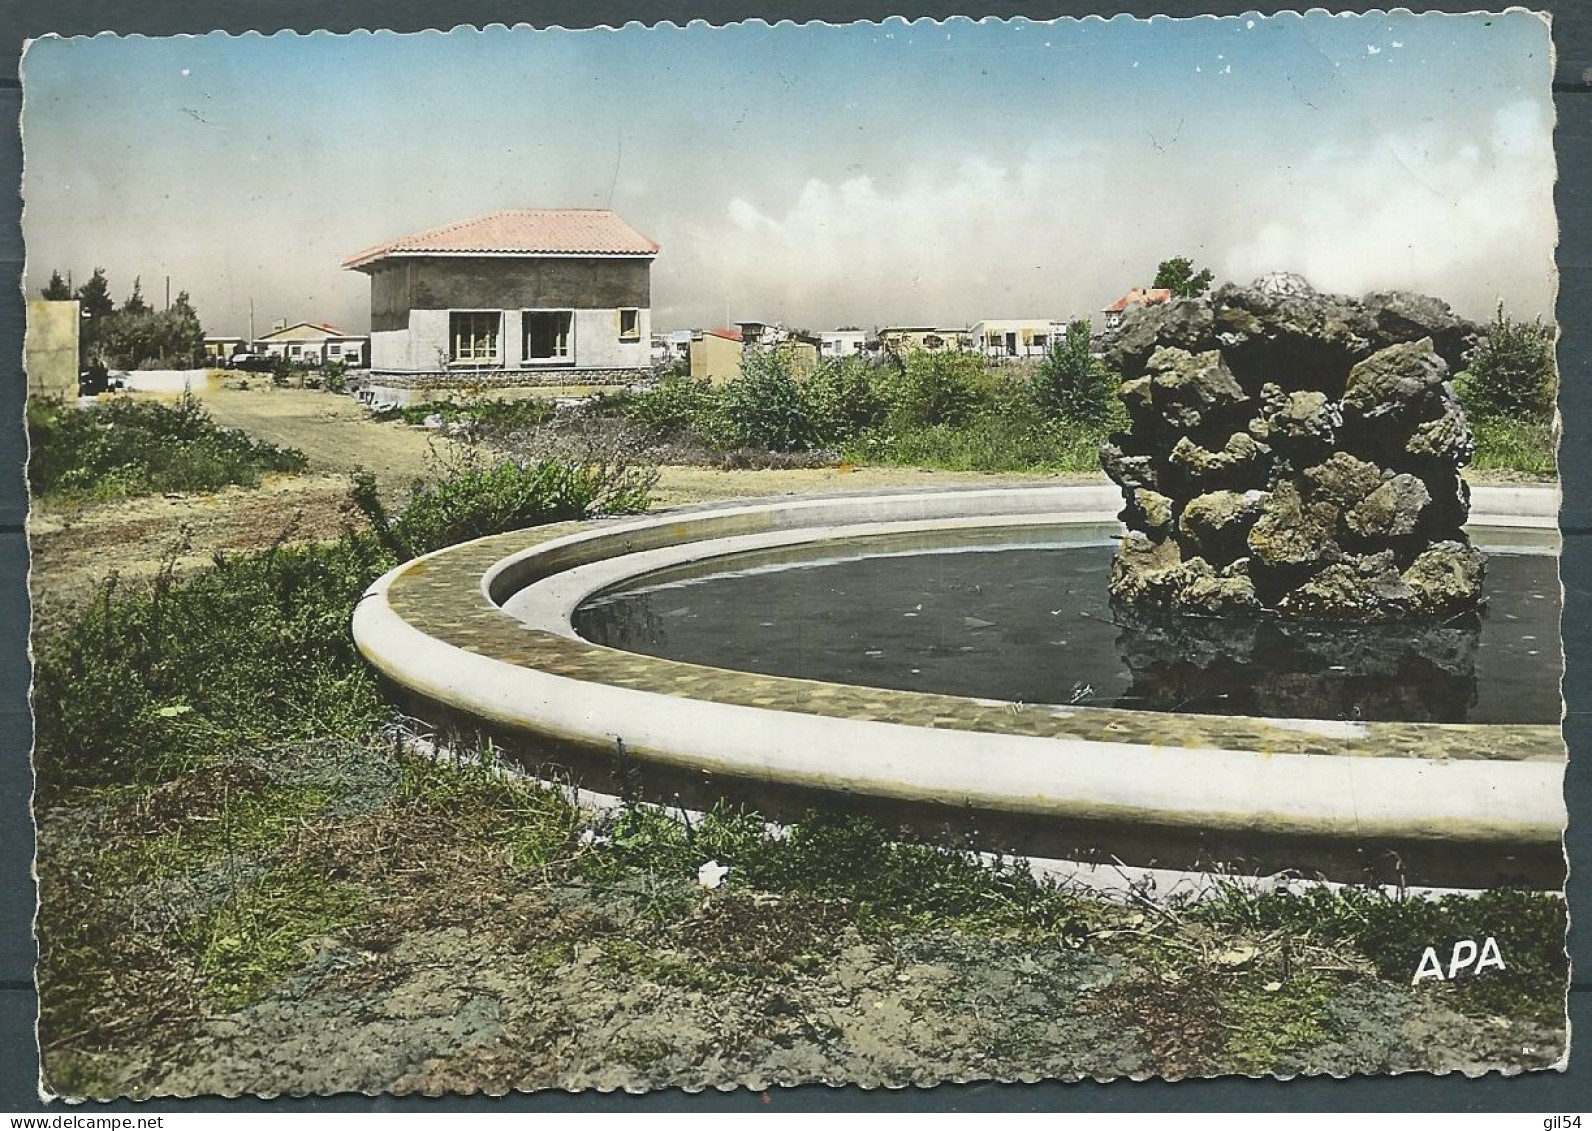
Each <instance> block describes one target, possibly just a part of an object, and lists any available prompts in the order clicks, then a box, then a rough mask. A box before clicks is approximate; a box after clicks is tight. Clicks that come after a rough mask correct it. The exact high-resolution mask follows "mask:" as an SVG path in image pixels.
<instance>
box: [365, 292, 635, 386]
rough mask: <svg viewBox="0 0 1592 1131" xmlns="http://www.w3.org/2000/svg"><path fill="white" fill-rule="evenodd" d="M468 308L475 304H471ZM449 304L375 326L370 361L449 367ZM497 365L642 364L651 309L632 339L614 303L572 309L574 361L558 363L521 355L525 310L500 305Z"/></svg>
mask: <svg viewBox="0 0 1592 1131" xmlns="http://www.w3.org/2000/svg"><path fill="white" fill-rule="evenodd" d="M470 309H472V310H474V309H478V308H475V307H472V308H470ZM451 313H452V312H451V311H447V310H411V311H410V312H409V329H408V330H407V331H404V330H384V331H376V332H374V333H372V334H371V336H370V367H371V368H372V369H375V370H392V371H395V372H405V371H407V372H422V373H423V372H435V371H437V370H441V369H446V368H448V362H449V354H450V352H451V349H452V341H451V340H450V337H449V330H448V327H449V315H450V314H451ZM500 313H501V316H502V319H501V322H500V324H499V325H500V329H499V333H500V335H501V336H500V338H499V341H498V350H499V360H498V365H500V366H502V367H503V368H505V369H509V370H524V371H527V372H531V371H535V372H541V371H545V370H550V369H558V368H569V369H646V368H649V367H650V366H651V364H652V357H651V342H652V312H651V311H650V310H648V309H647V308H645V307H642V308H641V310H640V316H639V318H638V319H637V321H638V323H639V325H638V330H639V333H638V334H637V336H636V338H635V340H634V341H620V340H619V311H618V310H617V309H616V308H614V307H598V308H591V309H580V310H575V311H574V312H573V313H574V325H573V327H572V333H571V337H572V339H573V340H572V342H571V353H572V354H573V362H572V364H569V365H566V366H557V365H551V364H547V363H530V362H527V361H526V360H525V322H524V316H525V312H524V311H522V310H505V311H501V312H500Z"/></svg>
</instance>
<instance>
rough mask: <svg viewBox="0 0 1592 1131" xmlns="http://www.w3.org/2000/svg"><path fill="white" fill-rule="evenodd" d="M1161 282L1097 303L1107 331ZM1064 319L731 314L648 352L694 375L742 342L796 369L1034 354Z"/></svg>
mask: <svg viewBox="0 0 1592 1131" xmlns="http://www.w3.org/2000/svg"><path fill="white" fill-rule="evenodd" d="M1171 299H1172V292H1171V291H1170V290H1166V289H1164V288H1154V287H1134V288H1133V289H1132V290H1130V291H1128V292H1127V293H1126V294H1124V295H1123V296H1122V297H1121V298H1119V299H1117V300H1116V301H1115V302H1113V303H1112V304H1111V305H1109V306H1107V307H1105V308H1104V309H1103V310H1102V312H1101V313H1102V314H1103V315H1104V319H1103V320H1102V321H1103V327H1104V329H1105V331H1106V332H1110V331H1111V330H1114V329H1116V327H1117V326H1118V325H1119V324H1120V323H1121V321H1122V317H1123V315H1124V314H1126V313H1127V311H1129V310H1131V309H1133V308H1134V307H1138V306H1157V305H1159V304H1161V303H1165V302H1170V301H1171ZM1069 321H1070V320H1066V321H1064V320H1058V319H1053V318H989V319H985V320H983V321H980V322H974V323H973V324H971V325H969V326H884V327H881V328H879V329H878V330H876V331H874V332H872V333H869V332H868V331H865V330H861V329H858V328H856V327H847V328H842V329H838V330H825V331H821V332H818V333H809V332H806V331H797V330H788V329H786V328H785V327H783V326H780V325H778V324H777V323H768V322H737V323H736V324H735V325H734V326H726V327H719V328H715V329H707V330H676V331H674V332H673V333H670V334H659V335H654V337H653V340H652V347H653V349H652V352H653V359H654V360H655V361H659V362H666V361H674V362H677V363H681V362H688V363H689V364H690V367H691V376H692V378H694V379H695V380H698V381H724V380H727V379H729V378H731V377H734V376H736V375H737V374H738V373H739V372H740V367H741V358H742V355H743V353H744V352H745V350H746V349H747V348H748V347H753V348H761V349H772V350H774V351H776V352H778V353H782V354H784V355H785V356H786V358H787V360H788V361H789V362H790V364H791V368H792V370H793V371H794V372H795V373H796V374H797V375H798V376H801V375H804V374H806V373H810V372H811V371H812V370H813V369H814V368H816V367H817V366H818V364H819V363H820V362H823V361H831V360H836V359H840V358H846V357H869V356H877V355H879V354H896V355H900V354H905V353H910V352H912V351H914V350H924V351H928V352H935V351H942V352H959V353H977V354H981V355H983V356H984V357H985V358H986V359H987V360H989V361H994V362H1001V361H1017V360H1021V359H1024V358H1040V357H1044V356H1045V354H1047V353H1048V352H1050V349H1051V347H1052V346H1053V345H1054V344H1055V343H1056V342H1057V341H1058V340H1059V339H1060V338H1061V337H1062V336H1064V335H1065V334H1066V332H1067V326H1068V323H1069Z"/></svg>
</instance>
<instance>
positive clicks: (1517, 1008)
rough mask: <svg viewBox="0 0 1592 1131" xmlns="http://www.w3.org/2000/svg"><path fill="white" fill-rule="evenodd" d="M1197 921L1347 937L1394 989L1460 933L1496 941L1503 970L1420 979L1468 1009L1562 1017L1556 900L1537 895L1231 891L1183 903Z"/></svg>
mask: <svg viewBox="0 0 1592 1131" xmlns="http://www.w3.org/2000/svg"><path fill="white" fill-rule="evenodd" d="M1188 914H1189V916H1190V917H1191V918H1193V919H1195V920H1196V921H1199V922H1203V923H1206V924H1208V925H1210V926H1212V927H1215V928H1218V929H1222V930H1229V931H1233V932H1235V933H1236V932H1247V933H1251V934H1258V933H1263V932H1269V931H1283V932H1286V933H1287V934H1288V935H1289V936H1290V937H1292V938H1295V939H1300V940H1310V941H1316V942H1323V943H1346V944H1348V945H1350V946H1352V947H1353V948H1354V949H1355V950H1357V951H1358V952H1359V953H1360V954H1363V955H1364V956H1365V957H1366V958H1367V959H1369V960H1370V961H1371V962H1372V963H1373V964H1374V965H1375V967H1376V972H1377V974H1378V976H1379V977H1381V978H1384V979H1386V980H1387V981H1389V982H1392V983H1394V984H1395V985H1402V986H1408V985H1410V984H1411V982H1412V980H1413V978H1414V976H1415V971H1416V969H1417V967H1418V966H1419V964H1420V959H1421V955H1422V954H1423V953H1424V952H1425V950H1426V948H1427V947H1428V946H1433V947H1436V948H1437V952H1438V954H1439V955H1440V956H1442V958H1443V960H1444V961H1445V962H1446V961H1447V958H1448V955H1449V952H1450V950H1451V948H1452V947H1453V945H1454V943H1455V942H1457V941H1459V940H1460V939H1473V940H1476V942H1477V943H1478V945H1479V944H1480V942H1481V940H1483V939H1486V938H1488V937H1492V938H1495V939H1496V940H1497V942H1498V946H1499V950H1500V952H1501V954H1502V955H1503V959H1504V963H1505V967H1504V969H1502V970H1496V969H1489V970H1487V971H1486V972H1484V973H1482V974H1480V975H1474V976H1463V975H1462V976H1461V977H1460V978H1459V979H1457V980H1456V981H1454V982H1448V983H1435V982H1430V981H1428V982H1423V983H1422V985H1423V987H1425V988H1426V990H1427V991H1428V992H1435V993H1442V994H1445V995H1447V999H1448V1000H1449V1002H1450V1003H1451V1004H1452V1005H1453V1006H1454V1007H1455V1008H1456V1009H1458V1010H1460V1011H1461V1012H1464V1013H1469V1014H1473V1015H1487V1014H1498V1015H1502V1016H1509V1017H1530V1018H1534V1019H1536V1020H1540V1021H1542V1022H1544V1023H1548V1024H1556V1023H1558V1022H1559V1021H1560V1020H1562V1018H1563V1016H1564V995H1565V990H1566V986H1567V979H1568V976H1569V972H1568V967H1567V961H1566V959H1565V953H1564V945H1565V929H1566V926H1567V922H1566V918H1565V905H1564V900H1563V899H1561V898H1560V897H1559V896H1557V895H1553V894H1550V893H1546V892H1533V891H1521V890H1517V889H1513V888H1496V889H1493V890H1490V891H1481V892H1477V893H1475V894H1474V895H1471V894H1464V895H1459V894H1453V895H1444V896H1441V897H1439V898H1435V899H1428V898H1423V897H1420V896H1403V897H1399V896H1393V895H1386V894H1383V893H1382V892H1381V891H1379V890H1376V889H1366V888H1340V889H1338V890H1336V891H1333V890H1329V889H1326V888H1311V889H1309V890H1308V891H1305V892H1303V893H1293V892H1269V893H1266V894H1264V895H1254V894H1251V893H1248V892H1244V891H1242V890H1240V889H1237V888H1232V889H1229V890H1228V891H1227V893H1226V894H1225V895H1224V896H1223V897H1222V898H1220V899H1216V900H1212V901H1210V902H1208V903H1202V904H1197V905H1194V906H1192V907H1190V908H1189V909H1188Z"/></svg>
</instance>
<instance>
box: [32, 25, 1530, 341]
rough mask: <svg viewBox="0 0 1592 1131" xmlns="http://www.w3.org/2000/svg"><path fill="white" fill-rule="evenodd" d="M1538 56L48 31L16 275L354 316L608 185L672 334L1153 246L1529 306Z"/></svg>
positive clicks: (901, 298) (1023, 280) (284, 314)
mask: <svg viewBox="0 0 1592 1131" xmlns="http://www.w3.org/2000/svg"><path fill="white" fill-rule="evenodd" d="M1549 51H1550V49H1549V42H1548V32H1547V28H1546V25H1545V24H1544V23H1542V22H1541V21H1540V20H1538V19H1537V18H1536V17H1534V16H1532V15H1530V14H1528V13H1523V12H1516V13H1510V14H1507V15H1502V16H1446V15H1420V16H1414V15H1409V14H1403V15H1388V14H1381V15H1372V16H1349V17H1335V16H1328V15H1325V14H1321V13H1315V14H1311V15H1308V16H1303V17H1301V16H1293V15H1285V16H1277V17H1266V18H1261V17H1258V16H1256V17H1247V18H1246V17H1236V18H1227V19H1210V18H1205V19H1198V20H1170V19H1155V20H1150V21H1139V20H1132V19H1128V18H1126V17H1118V18H1116V19H1113V20H1109V21H1106V20H1100V19H1090V20H1085V21H1081V22H1079V21H1060V22H1057V23H1053V24H1040V23H1031V22H1028V21H1006V22H1003V21H994V20H989V21H982V22H978V23H974V22H971V21H968V20H954V21H950V22H948V23H944V24H938V23H932V22H929V21H919V22H917V23H913V24H907V23H905V22H902V21H891V22H889V23H886V24H882V25H877V24H854V25H848V26H841V27H832V26H826V25H801V26H798V25H792V24H781V25H776V26H773V27H770V26H768V25H765V24H762V23H752V24H743V25H736V26H732V27H726V28H711V27H708V26H706V25H701V24H697V25H692V26H689V27H685V28H678V27H674V26H672V25H664V26H661V27H657V28H651V29H649V28H644V27H641V26H639V25H632V26H627V27H625V28H623V29H620V30H618V31H609V30H596V31H556V30H555V31H545V32H539V31H534V30H531V29H528V28H519V29H513V30H510V29H506V28H502V27H495V28H490V29H487V30H485V31H474V30H468V29H466V30H462V31H455V32H452V33H448V34H440V33H435V32H432V33H422V34H418V35H403V36H399V35H392V34H389V33H375V34H371V33H359V34H355V35H351V36H331V35H327V34H318V35H313V36H298V35H292V34H281V35H276V36H271V37H264V36H260V35H248V36H243V37H237V38H233V37H228V36H224V35H212V36H202V37H178V38H170V39H148V38H139V37H133V38H116V37H111V36H99V37H95V38H91V39H73V40H59V39H46V40H41V41H38V42H35V43H34V44H33V45H32V46H31V47H30V49H29V50H28V52H27V54H26V56H25V58H24V63H23V84H24V87H23V88H24V98H25V103H24V112H23V132H24V160H25V171H24V201H25V213H24V233H25V237H26V240H27V245H28V259H29V262H28V284H29V287H30V289H36V288H37V287H38V286H40V285H42V284H43V282H44V281H45V280H46V279H48V277H49V273H50V271H51V269H52V268H59V269H60V270H62V271H67V270H70V271H71V272H72V273H73V276H74V278H75V279H78V280H80V279H81V278H83V277H86V275H87V274H88V272H89V271H90V270H91V269H92V268H93V267H95V266H104V267H105V268H107V270H108V273H109V275H110V277H111V281H112V286H113V289H114V290H115V292H116V293H117V294H118V295H122V294H124V293H125V292H126V291H127V290H128V289H129V288H130V287H131V284H132V279H133V276H134V275H142V277H143V285H144V291H145V293H146V295H149V296H151V297H153V298H155V299H156V300H157V301H158V299H159V298H160V297H161V293H162V289H163V285H164V278H165V276H166V275H168V274H169V275H170V276H171V278H172V286H173V290H176V289H179V288H184V289H187V290H188V291H189V292H191V294H192V295H193V297H194V301H195V304H196V305H197V306H198V308H199V311H200V314H201V316H202V317H203V318H204V321H205V323H206V326H207V329H210V330H211V331H213V332H227V331H233V332H242V331H244V330H246V329H247V312H248V304H249V300H250V298H251V297H252V299H253V300H254V305H255V310H256V320H257V324H258V325H259V326H260V327H261V328H262V329H263V328H265V327H268V326H269V324H270V321H271V320H272V319H274V318H278V317H280V318H287V319H289V320H299V319H321V320H330V321H333V322H337V323H339V324H343V325H346V326H348V327H350V328H353V329H362V328H364V327H365V326H366V324H367V318H368V297H367V295H368V292H367V288H368V283H367V281H366V279H365V277H364V276H362V275H358V274H355V273H351V272H346V271H342V270H341V269H340V268H339V266H338V264H339V261H340V260H341V259H342V258H343V257H344V256H346V255H348V254H350V253H352V252H354V251H357V250H359V249H360V248H362V247H365V246H368V245H370V244H372V243H376V242H378V241H381V240H384V239H387V238H390V237H393V236H397V235H402V234H405V233H408V232H412V231H418V230H421V229H424V228H429V227H433V226H436V225H438V224H443V223H448V222H450V221H453V220H458V219H463V218H466V217H469V216H472V215H476V214H478V213H481V212H485V211H490V210H492V209H496V208H509V207H612V208H614V209H615V210H616V211H618V212H619V213H620V214H621V215H623V216H625V217H626V218H627V219H628V220H630V221H631V222H632V223H633V224H635V225H636V226H637V227H638V228H640V229H641V230H642V231H643V232H645V233H647V234H648V235H650V236H652V237H653V238H655V239H657V240H658V241H659V242H660V243H661V244H662V245H663V251H662V254H661V255H660V257H659V259H658V261H657V265H656V267H655V269H654V273H653V306H654V321H655V324H656V325H659V326H664V327H675V326H693V325H695V326H700V325H705V324H713V323H719V322H722V321H725V320H726V316H728V318H730V319H743V318H760V319H766V320H771V321H772V320H780V321H785V322H787V323H789V324H793V325H800V326H807V327H810V328H815V329H816V328H822V327H826V326H831V325H836V324H841V323H856V324H859V325H865V326H873V325H879V324H885V323H890V322H899V321H926V322H945V323H965V322H970V321H974V320H977V319H980V318H985V317H1030V316H1052V317H1065V316H1069V315H1072V314H1076V313H1085V312H1088V311H1091V310H1094V309H1097V308H1098V307H1099V306H1101V305H1103V304H1104V303H1105V302H1108V301H1109V300H1110V299H1112V298H1114V297H1115V296H1116V295H1117V294H1118V293H1120V292H1121V291H1122V290H1123V289H1125V288H1126V287H1127V286H1130V285H1132V284H1134V283H1141V282H1147V281H1148V279H1149V276H1150V275H1152V274H1153V272H1154V269H1155V265H1156V263H1157V262H1158V261H1159V260H1160V259H1162V258H1164V257H1166V256H1169V255H1173V254H1189V255H1192V256H1194V257H1195V258H1196V259H1197V260H1198V261H1200V262H1201V263H1203V264H1206V265H1209V266H1210V267H1211V268H1212V269H1213V270H1215V271H1216V273H1217V275H1218V277H1220V278H1232V279H1238V280H1241V281H1247V280H1248V279H1249V278H1252V277H1253V276H1254V275H1256V274H1259V273H1261V272H1262V271H1267V270H1295V271H1299V272H1301V273H1303V274H1305V275H1306V276H1307V277H1309V278H1311V279H1312V281H1314V282H1316V283H1317V285H1318V286H1321V287H1323V288H1324V289H1335V290H1345V291H1350V292H1360V291H1365V290H1369V289H1375V288H1381V287H1395V286H1397V287H1410V288H1414V289H1419V290H1425V291H1429V292H1431V293H1436V294H1440V295H1442V296H1443V297H1445V298H1448V299H1449V300H1450V301H1452V302H1453V303H1454V304H1455V305H1456V306H1457V307H1459V308H1460V309H1461V310H1463V311H1465V312H1467V313H1470V314H1473V315H1484V314H1486V313H1487V312H1489V311H1490V309H1491V308H1492V306H1493V304H1494V303H1495V302H1497V301H1499V300H1500V299H1501V300H1503V301H1505V302H1506V304H1507V305H1508V306H1509V307H1510V308H1511V309H1513V310H1515V311H1516V312H1517V313H1520V314H1523V315H1526V316H1530V315H1533V314H1536V313H1538V312H1543V313H1548V312H1550V309H1551V304H1552V296H1553V277H1552V252H1553V242H1554V232H1555V228H1554V223H1553V216H1552V185H1553V177H1554V171H1553V156H1552V148H1551V127H1552V105H1551V100H1550V95H1549V80H1550V74H1551V60H1550V54H1549Z"/></svg>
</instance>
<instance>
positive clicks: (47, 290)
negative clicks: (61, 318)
mask: <svg viewBox="0 0 1592 1131" xmlns="http://www.w3.org/2000/svg"><path fill="white" fill-rule="evenodd" d="M39 297H40V298H47V299H53V300H55V301H57V302H59V301H61V300H62V299H69V298H71V297H72V288H71V287H69V286H67V285H66V280H65V279H63V278H61V273H60V272H59V271H51V272H50V281H49V282H48V283H46V284H45V285H44V290H42V291H40V292H39Z"/></svg>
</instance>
